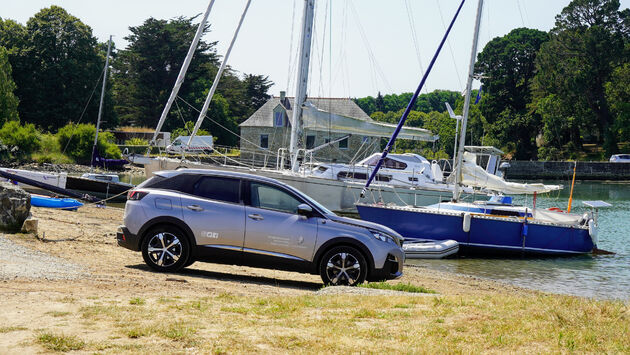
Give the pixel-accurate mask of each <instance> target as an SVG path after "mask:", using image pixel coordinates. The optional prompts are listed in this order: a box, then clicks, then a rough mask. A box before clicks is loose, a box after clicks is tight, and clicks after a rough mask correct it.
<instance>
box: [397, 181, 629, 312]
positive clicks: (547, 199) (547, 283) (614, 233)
mask: <svg viewBox="0 0 630 355" xmlns="http://www.w3.org/2000/svg"><path fill="white" fill-rule="evenodd" d="M548 183H555V184H557V182H548ZM569 191H570V184H569V185H568V186H567V185H566V184H565V189H564V190H562V191H561V192H559V193H558V192H555V193H551V194H549V195H546V196H539V197H538V198H537V202H536V208H548V207H560V208H562V209H563V210H566V208H567V203H568V199H569ZM514 200H515V203H521V204H526V205H529V206H531V203H532V201H531V200H532V197H531V196H529V197H527V198H525V197H515V199H514ZM588 200H604V201H606V202H608V203H611V204H612V205H613V207H610V208H607V209H601V210H600V212H599V242H598V245H597V246H598V248H599V249H604V250H608V251H612V252H615V253H616V254H615V255H582V256H576V257H561V258H545V259H542V258H541V259H518V258H516V259H483V258H458V259H446V260H408V261H407V262H408V263H412V264H416V265H421V266H424V267H428V268H430V269H437V270H443V271H449V272H453V273H458V274H465V275H473V276H477V277H483V278H488V279H492V280H497V281H502V282H507V283H510V284H514V285H517V286H522V287H526V288H532V289H537V290H542V291H548V292H554V293H562V294H569V295H577V296H585V297H593V298H597V299H622V300H628V299H630V182H593V181H588V182H586V181H584V182H576V185H575V189H574V192H573V208H572V211H571V212H576V213H584V212H586V211H588V210H589V208H588V207H585V206H583V205H582V201H588Z"/></svg>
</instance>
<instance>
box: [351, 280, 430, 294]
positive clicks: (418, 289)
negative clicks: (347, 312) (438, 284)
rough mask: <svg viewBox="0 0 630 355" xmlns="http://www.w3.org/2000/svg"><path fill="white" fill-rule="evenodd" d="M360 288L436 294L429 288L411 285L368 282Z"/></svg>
mask: <svg viewBox="0 0 630 355" xmlns="http://www.w3.org/2000/svg"><path fill="white" fill-rule="evenodd" d="M359 287H364V288H374V289H378V290H392V291H402V292H410V293H436V292H435V291H433V290H430V289H428V288H425V287H422V286H417V285H412V284H410V283H395V284H391V283H387V282H369V283H368V282H366V283H364V284H361V285H359Z"/></svg>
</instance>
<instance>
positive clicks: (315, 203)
mask: <svg viewBox="0 0 630 355" xmlns="http://www.w3.org/2000/svg"><path fill="white" fill-rule="evenodd" d="M287 187H288V188H290V189H291V190H293V192H295V193H296V194H298V195H299V196H300V197H302V198H303V199H305V200H307V201H308V202H310V203H311V204H313V205H315V207H317V208H318V209H319V210H320V211H322V212H324V214H329V215H333V216H336V214H335V213H334V212H333V211H331V210H329V209H328V208H326V207H324V206H322V205H321V204H320V203H319V202H317V201H315V200H314V199H313V198H312V197H310V196H309V195H307V194H305V193H303V192H301V191H300V190H298V189H295V188H293V187H291V186H288V185H287Z"/></svg>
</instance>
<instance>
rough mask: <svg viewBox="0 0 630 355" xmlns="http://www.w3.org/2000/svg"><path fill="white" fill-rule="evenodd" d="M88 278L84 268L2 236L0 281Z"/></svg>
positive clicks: (0, 245)
mask: <svg viewBox="0 0 630 355" xmlns="http://www.w3.org/2000/svg"><path fill="white" fill-rule="evenodd" d="M87 276H89V273H88V272H87V270H85V268H83V267H82V266H79V265H77V264H73V263H70V262H68V261H66V260H64V259H61V258H57V257H54V256H51V255H48V254H45V253H42V252H39V251H36V250H32V249H29V248H25V247H23V246H20V245H17V244H15V243H13V242H12V241H11V240H9V239H7V238H5V237H4V236H2V235H0V280H11V279H15V278H28V279H45V280H73V279H77V278H83V277H87Z"/></svg>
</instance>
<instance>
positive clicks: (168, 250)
mask: <svg viewBox="0 0 630 355" xmlns="http://www.w3.org/2000/svg"><path fill="white" fill-rule="evenodd" d="M142 257H143V258H144V262H145V263H146V264H147V265H148V266H149V267H150V268H151V269H153V270H155V271H159V272H176V271H179V270H181V269H182V268H184V267H186V266H187V264H188V261H189V259H190V242H189V241H188V238H187V237H186V235H185V234H184V232H182V231H181V230H180V229H179V228H177V227H174V226H159V227H156V228H152V229H150V230H149V231H148V232H147V233H146V235H145V237H144V238H143V240H142Z"/></svg>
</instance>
